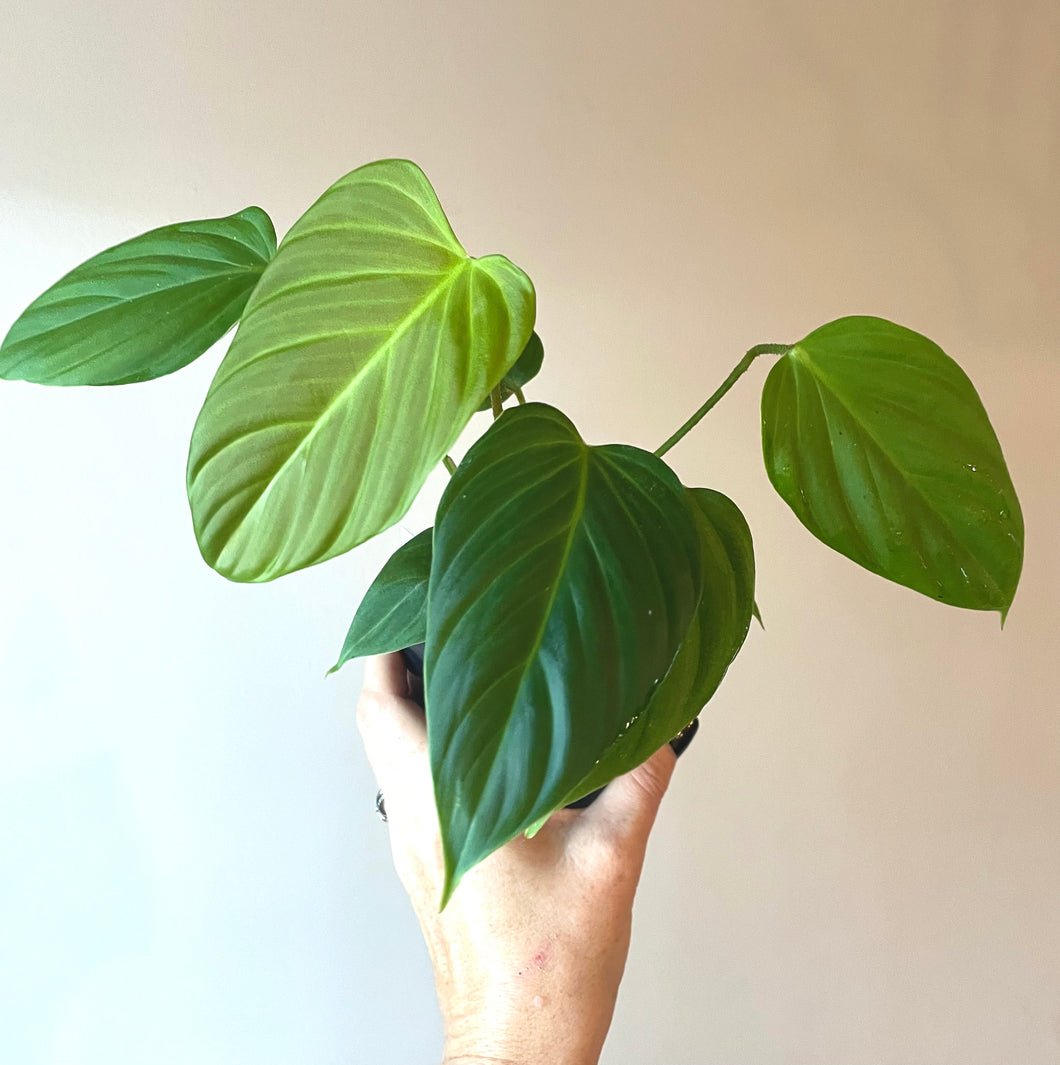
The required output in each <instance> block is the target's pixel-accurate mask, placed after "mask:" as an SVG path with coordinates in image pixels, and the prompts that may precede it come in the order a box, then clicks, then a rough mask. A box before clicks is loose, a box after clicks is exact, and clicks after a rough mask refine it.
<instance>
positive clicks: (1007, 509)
mask: <svg viewBox="0 0 1060 1065" xmlns="http://www.w3.org/2000/svg"><path fill="white" fill-rule="evenodd" d="M762 446H763V452H764V455H765V464H766V470H767V471H768V473H769V479H770V480H771V481H772V482H773V485H774V487H775V488H776V490H777V491H778V492H779V493H780V495H781V496H782V497H783V499H784V500H785V502H787V504H788V505H789V506H790V507H791V509H792V510H793V511H795V514H796V515H797V516H798V518H799V520H800V521H801V522H802V523H803V525H805V526H806V528H807V529H809V530H810V532H812V533H813V534H814V536H816V537H817V538H818V539H820V540H822V541H823V542H824V543H826V544H828V546H829V547H832V548H834V549H835V550H836V551H839V552H840V553H841V554H844V555H846V556H847V557H848V558H851V559H853V560H854V561H855V562H858V563H860V564H861V565H862V566H864V567H865V568H866V569H869V570H871V571H872V572H873V573H878V574H879V575H880V576H882V577H886V578H887V579H888V580H892V581H895V582H897V583H898V584H903V585H905V586H906V587H909V588H913V589H914V590H916V591H918V592H922V593H923V594H924V595H928V596H931V597H932V598H933V599H938V600H941V601H942V602H944V603H950V604H952V605H954V606H961V607H968V608H971V609H975V610H998V611H1000V612H1001V615H1002V619H1003V618H1004V615H1005V613H1006V612H1007V611H1008V608H1009V606H1010V605H1011V603H1012V597H1013V596H1014V595H1015V593H1016V585H1017V583H1018V581H1019V575H1020V568H1021V566H1022V563H1023V516H1022V514H1021V512H1020V505H1019V500H1018V499H1017V498H1016V491H1015V489H1014V488H1013V486H1012V481H1011V479H1010V478H1009V473H1008V469H1007V468H1006V466H1005V460H1004V458H1003V457H1002V454H1001V447H1000V445H999V444H998V441H997V437H996V436H995V435H994V430H993V428H992V427H991V425H990V420H989V419H988V418H987V415H986V411H985V410H984V409H983V405H982V403H981V402H980V400H979V396H978V395H977V394H976V391H975V388H974V387H973V385H972V383H971V381H969V380H968V377H967V376H966V375H965V373H964V371H963V370H962V369H961V368H960V367H959V366H958V365H957V364H956V363H955V362H954V361H953V360H952V359H951V358H950V357H949V356H948V355H946V354H945V352H943V351H942V349H941V348H940V347H938V345H937V344H934V343H933V342H932V341H930V340H928V339H927V337H923V336H921V335H920V334H919V333H914V332H913V331H912V330H911V329H905V328H903V327H902V326H899V325H894V324H893V323H891V322H887V321H884V320H883V319H881V318H866V317H856V318H841V319H839V320H838V321H835V322H831V323H830V324H828V325H825V326H822V327H821V328H820V329H817V330H815V331H814V332H812V333H810V335H809V336H807V337H806V338H805V339H804V340H802V341H800V342H799V343H798V344H796V345H794V347H792V348H791V349H790V351H789V352H788V354H787V355H785V356H783V357H782V358H781V359H780V360H779V361H778V362H777V364H776V365H775V366H774V367H773V369H772V370H771V371H770V373H769V376H768V378H767V379H766V384H765V389H764V391H763V393H762Z"/></svg>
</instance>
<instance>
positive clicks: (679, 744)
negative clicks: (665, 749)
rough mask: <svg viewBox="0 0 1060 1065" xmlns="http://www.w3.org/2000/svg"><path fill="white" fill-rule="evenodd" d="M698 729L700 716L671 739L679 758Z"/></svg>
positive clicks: (672, 746)
mask: <svg viewBox="0 0 1060 1065" xmlns="http://www.w3.org/2000/svg"><path fill="white" fill-rule="evenodd" d="M698 731H699V718H698V717H697V718H696V719H695V720H694V721H693V722H692V724H690V725H686V726H685V727H684V728H683V729H681V731H680V732H679V733H678V734H677V735H676V736H674V738H673V739H672V740H670V747H671V749H672V750H673V752H674V754H676V755H677V757H678V758H680V757H681V755H682V754H684V753H685V750H686V749H687V747H688V745H689V744H690V743H691V742H692V739H693V737H694V736H695V734H696V733H697V732H698Z"/></svg>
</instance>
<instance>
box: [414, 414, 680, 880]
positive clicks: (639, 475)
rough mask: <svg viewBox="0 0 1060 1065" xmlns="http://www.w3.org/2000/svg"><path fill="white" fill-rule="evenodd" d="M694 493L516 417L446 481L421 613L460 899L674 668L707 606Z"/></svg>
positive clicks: (449, 869) (545, 423) (560, 424)
mask: <svg viewBox="0 0 1060 1065" xmlns="http://www.w3.org/2000/svg"><path fill="white" fill-rule="evenodd" d="M699 591H700V581H699V539H698V535H697V530H696V524H695V518H694V516H693V514H692V510H691V508H690V506H689V503H688V500H687V498H686V497H685V493H684V489H683V488H682V487H681V484H680V482H679V481H678V480H677V478H676V476H675V475H674V474H673V473H672V472H671V470H670V469H669V468H668V467H667V466H666V465H665V464H664V463H663V462H662V461H661V460H659V459H657V458H656V457H655V456H654V455H651V454H649V453H648V452H645V451H641V450H639V449H638V448H633V447H627V446H624V445H609V446H604V447H589V446H588V445H587V444H585V443H584V441H583V440H582V439H581V437H580V436H579V435H578V432H577V430H576V429H575V428H574V426H573V425H572V424H571V423H570V422H569V421H568V420H567V418H566V417H564V415H562V414H561V413H560V412H559V411H557V410H555V409H554V408H552V407H548V406H545V405H544V404H540V403H530V404H527V405H526V406H520V407H515V408H512V409H510V410H507V411H505V413H504V414H503V415H501V417H500V418H499V419H498V420H497V421H496V422H494V424H493V426H492V427H491V428H490V430H489V431H488V432H487V433H486V434H485V436H483V437H482V439H480V440H479V441H478V442H477V443H476V444H475V445H474V446H473V447H472V448H471V450H470V451H469V452H468V454H467V456H466V457H465V459H464V461H463V462H462V463H461V465H460V467H459V468H458V469H457V471H456V473H455V475H454V476H453V478H452V480H451V481H450V482H449V484H448V486H447V488H446V491H445V494H444V495H443V497H442V501H441V503H440V504H439V507H438V514H437V519H436V523H435V532H434V557H433V559H432V563H431V579H430V600H429V605H428V610H427V641H426V643H427V646H426V653H425V670H424V673H425V678H426V695H427V731H428V742H429V746H430V753H431V766H432V770H433V775H434V787H435V797H436V800H437V804H438V812H439V818H440V821H441V825H442V846H443V852H444V855H445V861H446V889H445V898H448V896H449V894H450V893H451V892H452V889H453V888H454V887H455V885H456V883H457V882H458V881H459V879H460V877H461V876H462V875H463V873H465V872H466V871H467V870H468V869H470V868H471V867H472V866H473V865H475V864H476V863H477V862H479V861H481V859H482V858H484V857H485V856H486V855H487V854H489V853H490V852H491V851H493V850H495V849H496V848H497V847H499V846H501V845H502V844H503V843H505V842H506V841H507V840H509V839H511V838H512V837H513V836H515V835H516V834H518V833H519V832H521V831H523V829H525V828H526V827H527V826H528V825H530V824H532V823H533V822H534V821H535V820H536V819H537V818H538V817H539V816H541V814H543V813H547V812H548V811H549V810H552V809H554V808H555V806H556V805H557V804H558V803H559V801H560V800H561V799H562V798H563V796H564V795H565V794H566V793H567V792H568V791H569V790H570V789H571V788H572V787H573V786H574V785H575V784H577V783H578V781H579V780H581V779H582V778H583V777H584V776H585V775H586V773H587V772H588V771H589V770H590V768H591V767H592V766H593V765H594V763H595V762H596V760H597V759H598V758H599V756H600V754H601V753H602V752H603V751H604V750H605V749H606V748H607V747H608V745H609V744H610V743H611V742H612V741H613V740H614V738H615V737H616V736H617V735H618V734H619V732H620V731H621V730H622V728H623V727H624V726H625V724H626V722H627V721H629V719H630V718H631V717H632V716H633V715H634V714H635V713H637V711H639V709H640V708H641V707H642V706H643V705H644V703H645V702H646V701H647V699H648V697H649V696H650V694H651V692H652V691H653V689H654V688H655V686H656V684H657V683H658V681H659V680H660V679H661V678H662V677H663V676H664V675H665V673H666V670H667V668H668V667H669V665H670V663H671V661H672V660H673V657H674V655H675V653H676V652H677V648H678V646H679V645H680V642H681V640H682V638H683V637H684V635H685V633H686V632H687V630H688V625H689V622H690V621H691V619H692V615H693V613H694V611H695V607H696V603H697V601H698V599H699Z"/></svg>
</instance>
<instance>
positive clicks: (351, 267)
mask: <svg viewBox="0 0 1060 1065" xmlns="http://www.w3.org/2000/svg"><path fill="white" fill-rule="evenodd" d="M533 320H534V291H533V286H532V285H531V284H530V281H529V279H528V278H527V277H526V275H525V274H523V273H522V271H520V270H519V269H518V268H517V267H515V266H513V265H512V264H511V263H510V262H509V261H508V260H507V259H505V258H503V257H502V256H499V255H491V256H487V257H485V258H482V259H473V258H471V257H470V256H469V255H468V254H467V253H466V252H465V251H464V249H463V248H462V247H461V246H460V244H459V243H458V242H457V240H456V237H455V236H454V235H453V232H452V230H451V229H450V227H449V223H448V222H447V221H446V218H445V215H444V214H443V213H442V209H441V207H440V206H439V204H438V200H437V198H436V197H435V195H434V190H433V189H432V188H431V186H430V184H429V183H428V181H427V179H426V177H424V175H423V173H422V172H421V171H420V170H419V168H418V167H416V166H415V164H413V163H409V162H405V161H402V160H384V161H382V162H378V163H371V164H369V165H368V166H363V167H361V168H360V169H359V170H355V171H353V173H351V174H348V175H347V176H346V177H344V178H342V179H341V180H340V181H338V182H336V183H335V184H334V185H332V187H331V188H330V189H328V191H327V192H325V193H324V195H323V196H322V197H321V198H320V199H319V200H318V201H317V202H316V203H315V204H314V205H313V206H312V207H311V208H310V209H309V210H308V211H307V212H306V213H305V214H304V215H303V216H302V218H300V219H299V220H298V222H296V223H295V225H294V227H293V228H292V229H291V231H290V232H289V233H288V234H287V236H286V237H285V238H284V240H283V242H282V243H281V245H280V249H279V251H278V252H277V254H276V257H275V259H274V260H273V261H272V262H271V263H270V264H269V267H268V269H267V270H266V271H265V274H264V276H263V277H262V279H261V283H260V284H259V285H258V287H257V289H256V290H255V292H254V296H253V298H252V299H251V300H250V302H249V303H248V304H247V308H246V311H245V312H244V314H243V318H242V321H241V322H240V325H239V329H238V330H237V332H236V335H235V338H234V339H233V341H232V344H231V347H230V348H229V351H228V354H227V355H226V357H225V359H224V361H223V362H222V363H221V366H220V368H219V369H218V371H217V375H216V377H215V378H214V381H213V384H212V385H211V386H210V391H209V394H208V395H207V397H206V402H205V403H204V405H203V408H202V411H201V412H200V414H199V418H198V421H197V423H196V425H195V431H194V434H193V436H192V441H191V451H190V455H189V458H188V499H189V501H190V503H191V511H192V518H193V521H194V526H195V534H196V538H197V539H198V542H199V547H200V549H201V551H202V554H203V557H204V558H205V559H206V561H207V562H208V563H209V564H210V565H211V566H213V567H214V568H215V569H217V570H218V571H219V572H221V573H223V574H224V575H225V576H226V577H229V578H231V579H232V580H238V581H266V580H272V579H273V578H274V577H279V576H281V575H282V574H284V573H290V572H292V571H294V570H297V569H301V568H303V567H305V566H311V565H313V564H315V563H317V562H322V561H324V560H325V559H328V558H332V557H333V556H335V555H338V554H341V553H342V552H344V551H348V550H349V549H350V548H351V547H355V546H356V545H357V544H359V543H362V542H363V541H365V540H367V539H369V538H370V537H372V536H375V535H376V534H377V533H380V532H382V531H383V530H384V529H386V528H388V527H389V526H391V525H393V524H394V522H396V521H398V520H399V519H400V518H401V516H402V515H403V514H404V513H405V511H406V510H407V509H408V507H409V505H410V504H411V503H412V501H413V499H414V498H415V496H416V494H417V492H418V491H419V489H420V487H421V486H422V484H423V482H424V480H425V478H426V477H427V474H428V473H429V472H430V470H432V469H433V468H434V467H435V466H436V465H437V464H438V463H439V462H441V460H442V457H443V456H444V455H445V454H446V452H447V451H448V449H449V448H450V447H451V446H452V444H453V443H454V442H455V440H456V438H457V436H459V434H460V431H461V430H462V429H463V428H464V426H465V424H466V423H467V421H468V419H469V418H470V416H471V415H472V413H473V412H474V411H475V409H476V408H477V407H478V405H479V402H480V401H481V399H482V397H483V396H484V395H485V394H486V393H487V392H488V391H489V390H490V389H491V388H493V386H494V385H496V384H497V383H498V382H499V381H500V380H501V378H502V377H503V376H504V374H505V373H507V371H508V370H509V369H510V368H511V366H512V364H513V363H514V362H515V361H516V359H517V358H518V357H519V353H520V352H521V351H522V350H523V348H524V347H525V345H526V342H527V340H528V339H529V337H530V333H531V330H532V328H533Z"/></svg>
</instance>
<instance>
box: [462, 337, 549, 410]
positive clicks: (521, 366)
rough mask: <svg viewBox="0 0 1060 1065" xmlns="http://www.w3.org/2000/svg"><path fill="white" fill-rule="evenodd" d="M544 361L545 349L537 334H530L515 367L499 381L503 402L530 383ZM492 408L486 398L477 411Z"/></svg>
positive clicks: (488, 399)
mask: <svg viewBox="0 0 1060 1065" xmlns="http://www.w3.org/2000/svg"><path fill="white" fill-rule="evenodd" d="M544 361H545V348H544V345H543V344H542V343H541V338H540V337H539V336H538V335H537V333H531V334H530V339H529V340H528V341H527V342H526V347H525V348H523V353H522V355H520V356H519V358H518V359H516V361H515V365H514V366H513V367H512V368H511V369H510V370H509V371H508V372H507V373H506V374H505V375H504V379H503V380H502V381H501V399H502V400H505V399H507V398H508V397H509V396H511V395H512V393H513V392H515V390H516V389H517V388H522V387H523V385H525V384H526V383H527V381H532V380H533V379H534V378H535V377H537V375H538V374H539V373H540V372H541V364H542V363H543V362H544ZM491 406H492V404H491V402H490V397H489V396H487V397H486V398H485V399H484V400H483V401H482V402H481V403H480V404H479V408H478V409H479V410H489V409H490V407H491Z"/></svg>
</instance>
